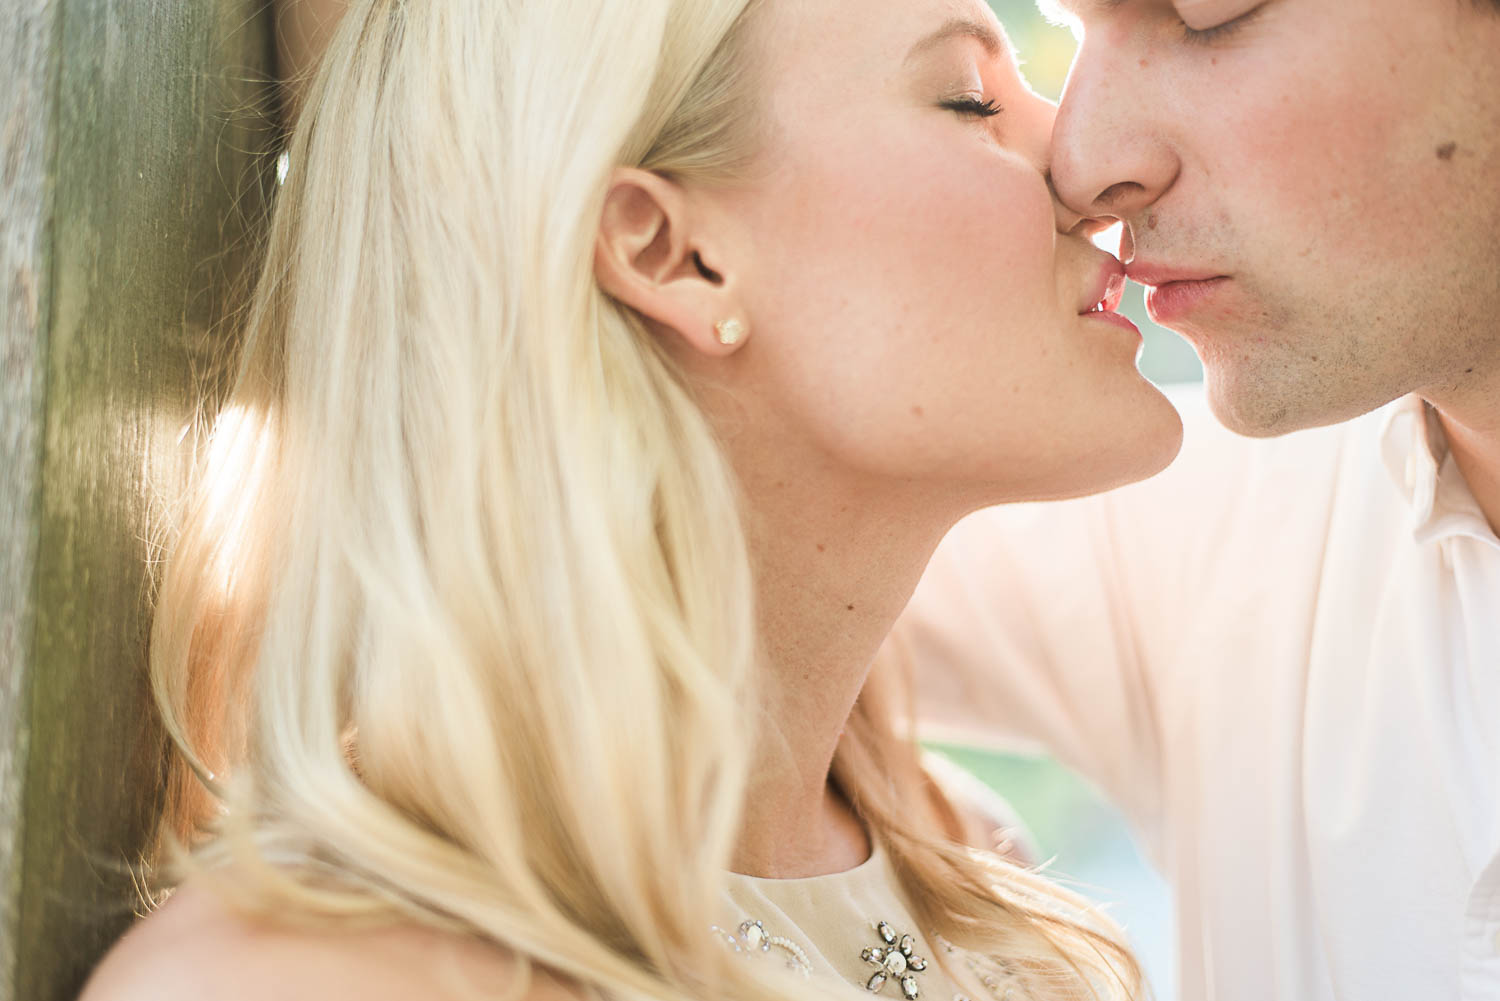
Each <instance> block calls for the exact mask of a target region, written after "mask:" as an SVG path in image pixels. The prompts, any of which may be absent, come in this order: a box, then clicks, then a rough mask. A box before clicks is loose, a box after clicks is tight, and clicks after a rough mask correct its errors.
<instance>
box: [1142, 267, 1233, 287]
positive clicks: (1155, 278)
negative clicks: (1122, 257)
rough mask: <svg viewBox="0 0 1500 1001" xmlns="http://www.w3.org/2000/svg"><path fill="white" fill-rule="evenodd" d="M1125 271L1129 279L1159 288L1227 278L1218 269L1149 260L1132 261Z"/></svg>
mask: <svg viewBox="0 0 1500 1001" xmlns="http://www.w3.org/2000/svg"><path fill="white" fill-rule="evenodd" d="M1125 273H1126V274H1127V275H1129V276H1130V280H1131V281H1133V282H1135V283H1136V284H1138V285H1148V286H1151V287H1153V288H1160V287H1161V286H1163V285H1172V284H1174V283H1177V282H1207V281H1213V280H1214V279H1216V278H1227V277H1229V276H1228V275H1225V274H1223V273H1221V272H1218V271H1205V270H1203V269H1202V268H1178V267H1173V266H1171V265H1168V264H1153V263H1152V262H1150V261H1132V262H1130V264H1128V265H1126V267H1125Z"/></svg>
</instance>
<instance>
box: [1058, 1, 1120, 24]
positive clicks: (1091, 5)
mask: <svg viewBox="0 0 1500 1001" xmlns="http://www.w3.org/2000/svg"><path fill="white" fill-rule="evenodd" d="M1129 2H1130V0H1037V6H1038V7H1040V8H1041V9H1042V13H1043V14H1045V15H1046V16H1048V17H1050V18H1053V19H1055V20H1058V21H1081V20H1085V19H1087V18H1088V17H1090V16H1094V15H1098V14H1105V13H1108V12H1109V11H1112V10H1114V9H1116V8H1117V7H1121V6H1124V5H1125V4H1127V3H1129Z"/></svg>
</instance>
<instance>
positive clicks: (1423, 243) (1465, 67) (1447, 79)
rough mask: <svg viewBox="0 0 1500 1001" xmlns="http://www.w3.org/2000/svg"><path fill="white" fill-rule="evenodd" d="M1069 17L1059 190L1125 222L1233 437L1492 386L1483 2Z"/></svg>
mask: <svg viewBox="0 0 1500 1001" xmlns="http://www.w3.org/2000/svg"><path fill="white" fill-rule="evenodd" d="M1059 4H1060V5H1065V6H1066V7H1067V8H1068V9H1069V10H1070V11H1071V13H1073V14H1076V15H1077V18H1076V22H1077V23H1078V25H1079V27H1080V28H1081V47H1080V49H1079V54H1078V58H1077V62H1076V63H1075V65H1074V67H1073V71H1072V74H1071V75H1070V77H1069V80H1068V85H1067V88H1066V90H1065V91H1064V93H1063V98H1062V105H1061V108H1060V112H1059V116H1058V121H1057V130H1056V133H1055V136H1054V148H1053V160H1052V176H1053V182H1054V184H1055V185H1056V188H1057V191H1058V193H1059V194H1060V196H1061V197H1062V199H1063V201H1064V202H1066V203H1067V204H1068V206H1069V207H1070V208H1072V209H1074V210H1075V211H1078V212H1081V213H1085V214H1088V215H1101V216H1111V217H1117V218H1120V219H1124V220H1125V221H1127V222H1128V223H1129V224H1130V231H1131V236H1133V242H1134V261H1133V263H1132V266H1131V272H1132V276H1133V277H1134V278H1136V280H1138V281H1140V282H1142V283H1143V284H1148V285H1158V286H1162V287H1160V288H1158V289H1156V290H1155V291H1154V292H1153V293H1152V294H1151V298H1152V300H1154V301H1153V305H1152V308H1153V313H1154V314H1155V315H1156V317H1157V319H1158V320H1159V321H1160V322H1162V323H1164V324H1165V325H1167V326H1170V327H1172V328H1173V329H1175V330H1178V331H1180V332H1181V333H1182V334H1183V335H1184V336H1186V337H1187V338H1188V339H1189V340H1190V341H1191V342H1192V343H1193V345H1194V347H1195V348H1196V349H1197V351H1198V354H1199V356H1200V357H1201V358H1202V360H1203V363H1204V367H1205V369H1206V372H1207V380H1208V389H1209V397H1210V400H1211V402H1212V404H1213V407H1214V410H1215V411H1216V412H1217V414H1218V415H1219V417H1220V418H1221V419H1222V420H1223V421H1224V422H1225V423H1226V424H1227V425H1229V426H1230V427H1231V428H1233V429H1235V430H1238V431H1240V432H1242V433H1246V434H1255V435H1271V434H1279V433H1282V432H1285V431H1290V430H1294V429H1297V428H1300V427H1308V426H1313V425H1319V424H1327V423H1331V422H1334V421H1338V420H1344V419H1347V418H1350V417H1353V416H1356V415H1358V414H1360V413H1363V412H1365V411H1368V410H1371V409H1374V408H1375V407H1378V406H1380V405H1382V404H1384V403H1386V402H1388V401H1389V400H1391V399H1394V398H1395V397H1397V396H1400V395H1402V394H1404V393H1408V392H1414V391H1415V392H1420V393H1422V394H1423V395H1424V396H1426V397H1427V398H1428V399H1430V400H1433V401H1434V402H1438V403H1441V402H1442V401H1443V400H1444V399H1445V398H1449V397H1457V396H1463V395H1468V396H1472V395H1474V394H1475V393H1477V392H1480V391H1481V390H1480V389H1479V387H1480V386H1482V385H1488V386H1490V387H1493V386H1495V385H1496V381H1497V379H1500V309H1497V307H1500V232H1497V227H1500V11H1497V9H1496V6H1495V4H1494V3H1493V2H1491V0H1480V2H1479V3H1475V2H1474V0H1359V2H1351V0H1269V2H1264V3H1258V2H1256V0H1176V2H1175V3H1174V2H1172V0H1059ZM1128 242H1129V240H1127V243H1128ZM1125 250H1126V253H1127V254H1128V253H1129V247H1128V246H1127V247H1126V248H1125ZM1173 279H1213V280H1211V281H1201V282H1199V281H1188V282H1186V283H1183V284H1177V285H1170V284H1167V283H1168V282H1170V281H1172V280H1173Z"/></svg>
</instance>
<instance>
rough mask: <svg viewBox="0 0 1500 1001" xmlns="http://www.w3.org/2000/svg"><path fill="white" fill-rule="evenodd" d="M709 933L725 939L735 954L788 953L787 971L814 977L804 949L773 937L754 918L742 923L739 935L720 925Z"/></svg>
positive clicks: (711, 927) (778, 936) (787, 940)
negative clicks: (774, 950) (778, 951)
mask: <svg viewBox="0 0 1500 1001" xmlns="http://www.w3.org/2000/svg"><path fill="white" fill-rule="evenodd" d="M709 931H711V932H713V933H714V934H715V935H718V936H720V937H721V938H723V940H724V944H725V945H727V946H728V947H729V948H731V949H733V950H734V951H735V952H750V953H756V952H770V951H771V950H772V949H780V950H781V951H782V952H784V953H786V965H787V969H790V970H796V971H797V972H798V973H800V974H802V975H803V976H804V977H811V976H812V962H811V961H810V960H809V959H808V958H807V953H806V952H804V951H803V949H802V947H801V946H800V945H798V944H797V943H796V942H793V941H792V940H791V939H789V938H786V937H784V936H782V935H772V934H771V933H770V932H768V931H766V926H765V924H764V923H763V922H760V921H757V920H755V919H753V918H752V919H750V920H747V921H742V922H740V928H739V932H738V934H736V933H734V932H727V931H725V930H724V929H723V928H720V927H719V926H718V925H712V926H710V928H709Z"/></svg>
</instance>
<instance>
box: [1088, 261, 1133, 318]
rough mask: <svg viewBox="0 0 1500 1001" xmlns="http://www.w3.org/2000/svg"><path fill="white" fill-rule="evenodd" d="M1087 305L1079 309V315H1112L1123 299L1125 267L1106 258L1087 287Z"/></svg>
mask: <svg viewBox="0 0 1500 1001" xmlns="http://www.w3.org/2000/svg"><path fill="white" fill-rule="evenodd" d="M1088 296H1089V299H1088V301H1087V303H1085V304H1084V305H1083V306H1081V307H1079V310H1078V312H1079V315H1083V314H1086V313H1096V312H1103V313H1113V312H1114V311H1115V310H1117V309H1119V308H1120V300H1121V299H1123V298H1124V297H1125V265H1123V264H1121V263H1120V262H1119V260H1117V259H1116V258H1114V257H1106V258H1105V260H1104V262H1103V264H1102V266H1101V267H1100V268H1099V274H1098V275H1097V276H1095V278H1094V282H1093V284H1092V285H1091V286H1090V287H1089V292H1088Z"/></svg>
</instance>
